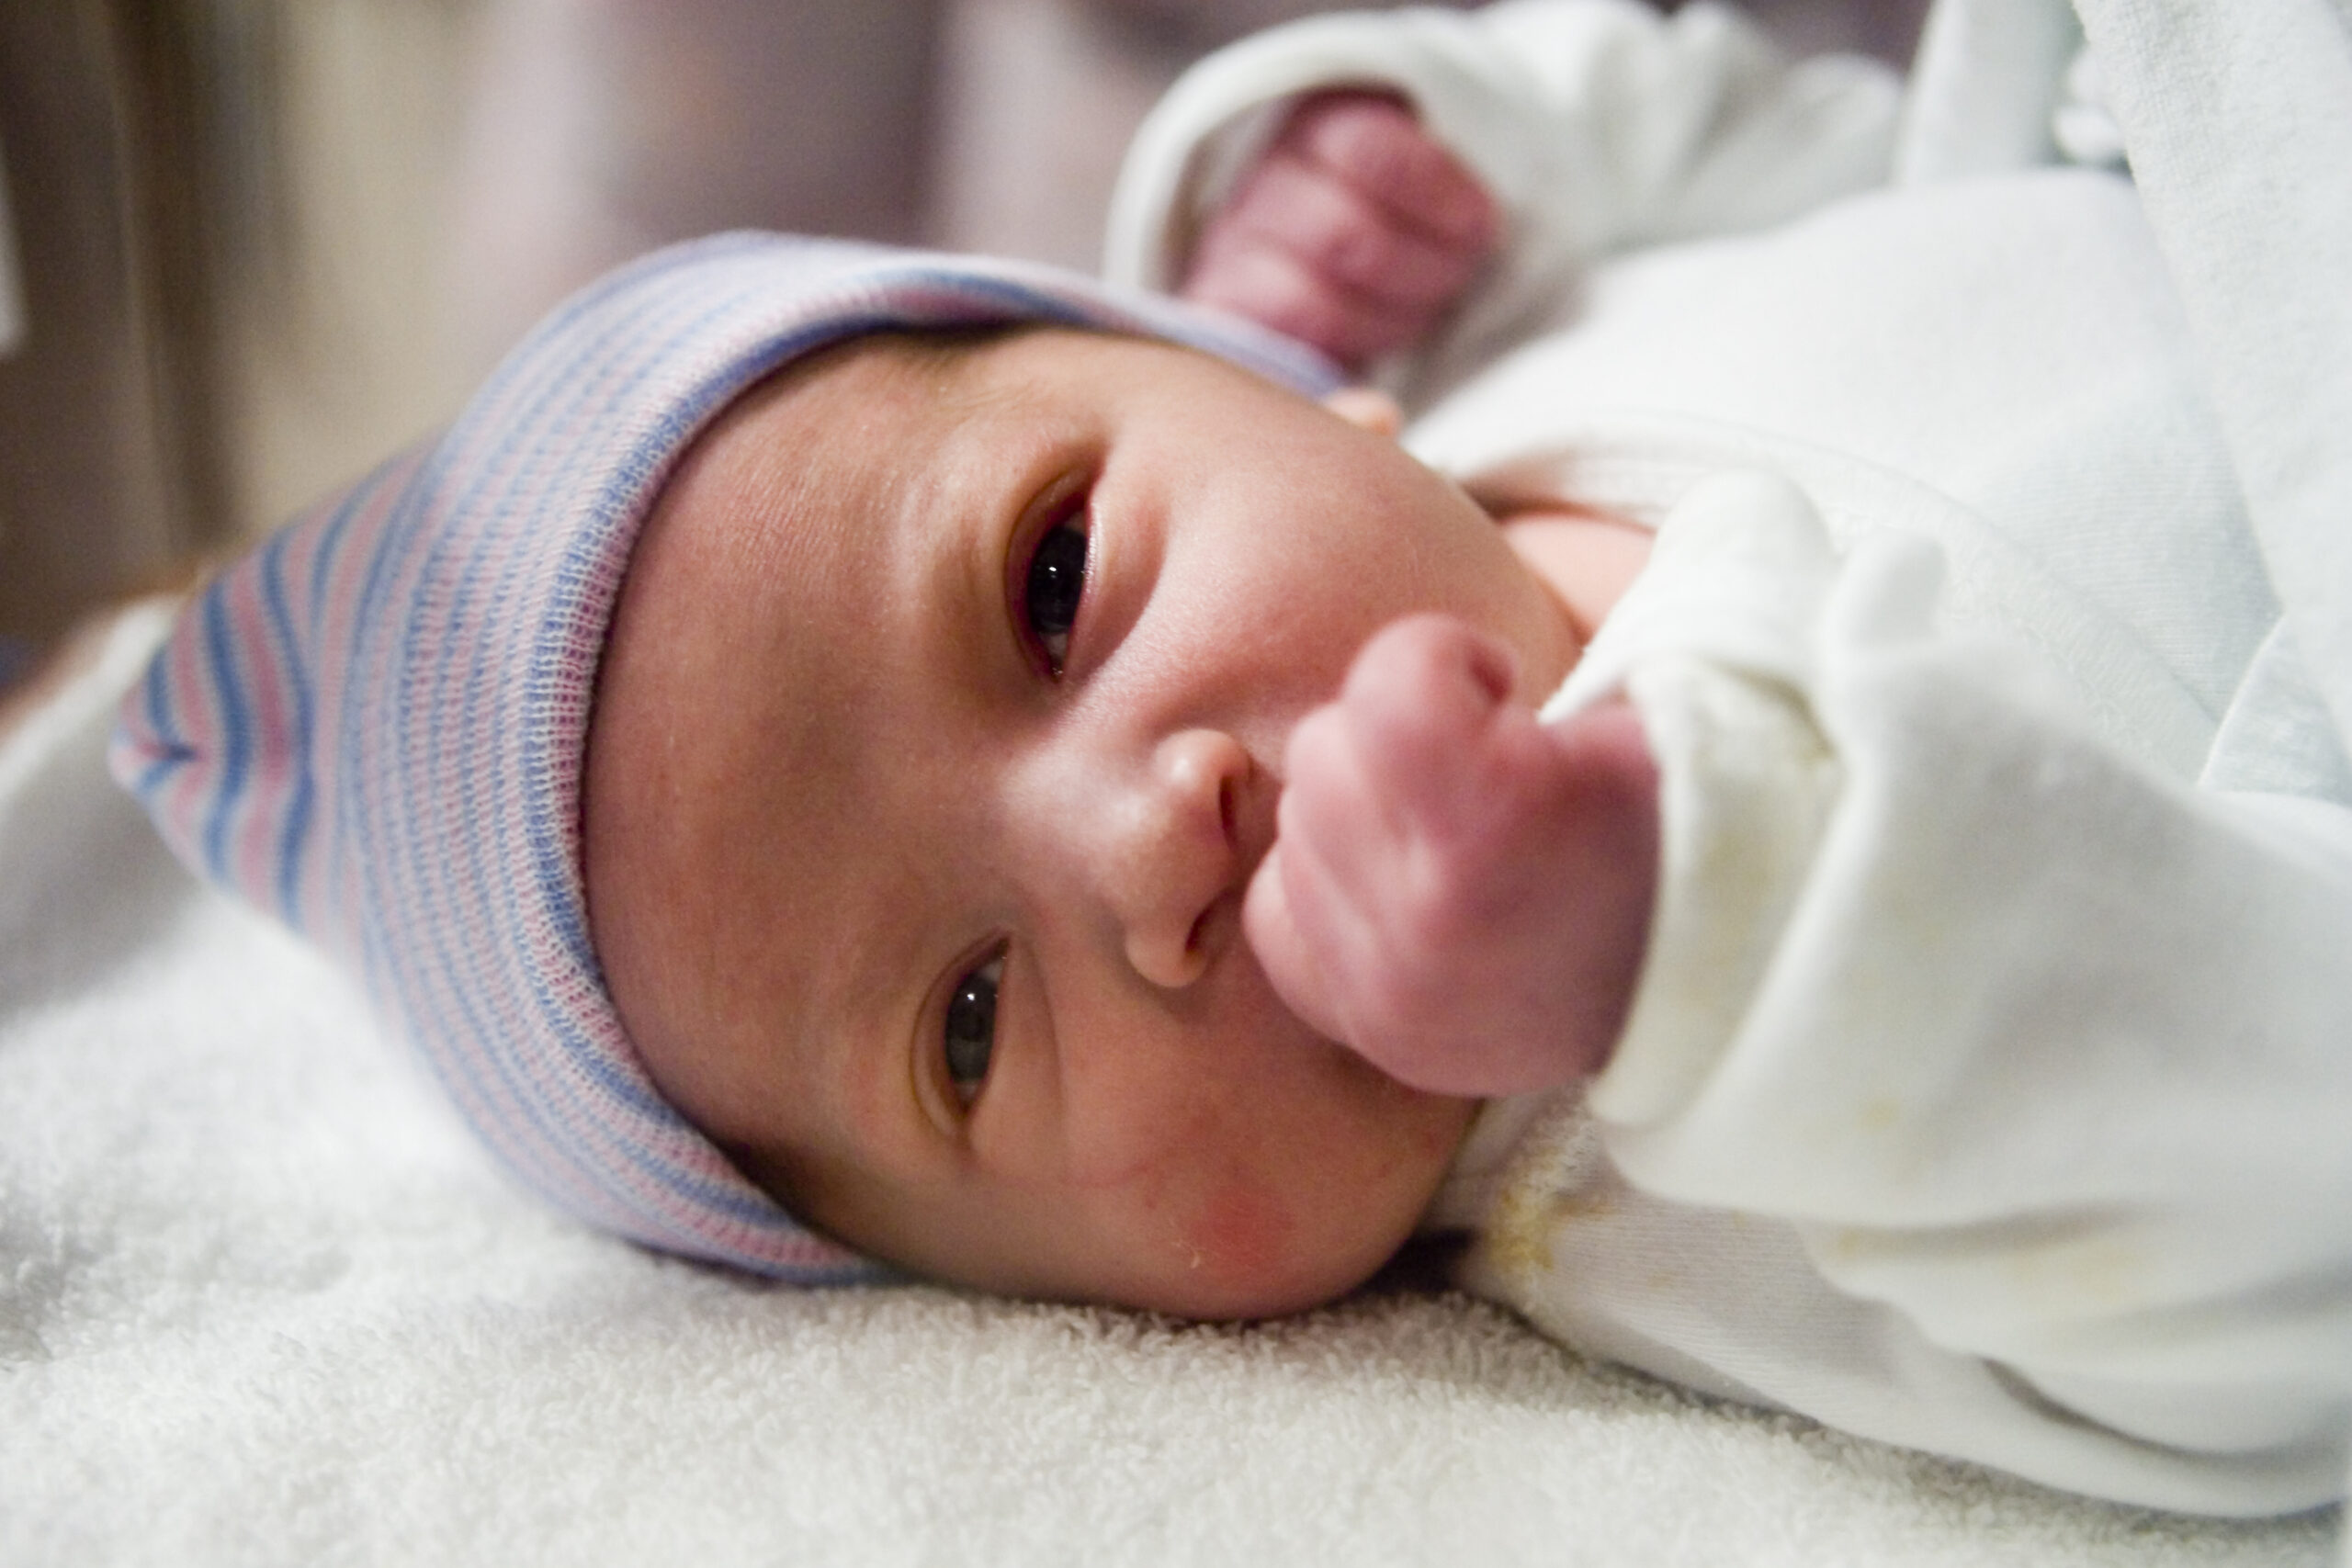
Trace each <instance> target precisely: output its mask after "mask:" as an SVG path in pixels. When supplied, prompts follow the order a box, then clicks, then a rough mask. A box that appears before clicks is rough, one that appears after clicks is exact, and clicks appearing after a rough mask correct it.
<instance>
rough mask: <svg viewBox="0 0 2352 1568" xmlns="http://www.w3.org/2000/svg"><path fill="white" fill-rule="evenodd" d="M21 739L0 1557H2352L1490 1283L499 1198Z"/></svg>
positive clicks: (84, 711)
mask: <svg viewBox="0 0 2352 1568" xmlns="http://www.w3.org/2000/svg"><path fill="white" fill-rule="evenodd" d="M164 613H165V612H164V611H163V610H162V609H160V608H154V607H151V608H148V609H144V610H141V611H138V612H134V613H132V614H131V615H129V616H127V617H126V618H125V619H124V620H122V621H121V622H120V623H119V624H118V625H117V626H116V627H115V629H114V630H113V632H112V633H111V634H110V636H109V638H108V640H107V643H106V645H105V647H104V649H103V650H102V651H101V653H100V655H99V658H98V660H97V662H96V665H95V666H94V667H93V668H91V669H90V670H88V671H86V672H85V673H84V674H82V675H81V676H79V677H78V678H77V679H76V680H75V681H74V682H73V683H72V684H70V685H68V686H67V687H66V688H64V689H63V690H62V691H61V692H60V693H58V694H56V695H54V696H52V697H51V698H50V699H49V700H48V701H47V702H46V703H45V704H44V705H42V706H41V707H40V708H39V709H37V710H35V711H34V712H33V713H32V714H31V715H30V716H29V717H28V719H27V720H26V721H25V722H24V723H22V724H21V725H19V726H18V728H17V729H16V731H15V732H14V733H13V734H12V735H10V736H9V737H8V738H7V739H6V740H5V742H0V1563H7V1564H11V1565H14V1568H36V1565H50V1564H76V1565H79V1564H92V1563H117V1562H159V1563H161V1562H168V1563H171V1564H175V1565H176V1568H201V1565H205V1564H211V1563H231V1562H234V1563H239V1564H246V1563H277V1562H283V1563H303V1564H314V1563H330V1562H379V1561H401V1562H407V1561H414V1562H435V1563H470V1562H482V1563H502V1564H503V1563H512V1562H542V1561H544V1562H568V1563H594V1562H628V1563H643V1562H694V1563H696V1564H706V1563H707V1564H723V1563H731V1562H804V1561H806V1562H933V1561H937V1562H1024V1563H1026V1562H1043V1563H1051V1562H1089V1563H1093V1562H1195V1561H1197V1562H1285V1563H1287V1562H1324V1561H1332V1562H1337V1561H1347V1562H1371V1563H1379V1562H1495V1563H1513V1562H1571V1563H1594V1564H1607V1563H1656V1562H1696V1563H1708V1564H1728V1563H1781V1562H1786V1563H1806V1564H1819V1563H1834V1562H1856V1563H1871V1564H1886V1563H1897V1564H1900V1563H1976V1562H2004V1563H2041V1562H2047V1563H2053V1564H2056V1563H2064V1564H2097V1563H2183V1564H2186V1563H2199V1564H2217V1563H2227V1564H2316V1563H2324V1562H2330V1561H2332V1560H2333V1557H2334V1550H2333V1547H2332V1545H2331V1541H2332V1539H2333V1532H2334V1528H2335V1520H2334V1517H2333V1515H2332V1513H2324V1514H2320V1515H2316V1516H2305V1517H2300V1518H2295V1519H2289V1520H2282V1521H2276V1522H2271V1523H2267V1524H2254V1525H2244V1524H2223V1523H2216V1522H2211V1521H2205V1520H2195V1519H2188V1518H2181V1517H2167V1516H2161V1515H2154V1514H2147V1513H2141V1512H2134V1511H2131V1510H2128V1509H2122V1508H2116V1507H2111V1506H2104V1505H2098V1504H2092V1503H2086V1502H2083V1501H2080V1500H2077V1499H2074V1498H2069V1497H2065V1496H2061V1495H2056V1494H2052V1493H2048V1492H2044V1491H2041V1490H2038V1489H2036V1488H2033V1487H2031V1486H2029V1485H2026V1484H2024V1483H2018V1482H2012V1481H2009V1480H2007V1479H2004V1478H2001V1477H1998V1476H1996V1475H1992V1474H1989V1473H1986V1472H1979V1471H1974V1470H1971V1469H1968V1468H1966V1467H1963V1466H1959V1465H1954V1464H1949V1463H1944V1462H1940V1461H1932V1460H1927V1459H1922V1458H1919V1457H1917V1456H1913V1455H1908V1454H1905V1453H1901V1452H1898V1451H1896V1450H1889V1449H1884V1448H1881V1447H1877V1446H1875V1445H1872V1444H1869V1443H1866V1442H1861V1441H1859V1440H1856V1439H1851V1438H1844V1437H1842V1436H1839V1435H1838V1434H1835V1433H1832V1432H1828V1431H1825V1430H1823V1429H1821V1428H1818V1427H1814V1426H1812V1425H1810V1424H1808V1423H1805V1422H1802V1421H1798V1420H1793V1419H1788V1418H1775V1417H1772V1416H1765V1415H1761V1414H1758V1413H1755V1412H1751V1411H1745V1410H1739V1409H1734V1408H1730V1407H1725V1406H1719V1405H1714V1404H1706V1403H1703V1402H1701V1401H1698V1400H1696V1399H1694V1398H1691V1397H1690V1396H1687V1395H1684V1394H1680V1393H1677V1392H1675V1391H1673V1390H1671V1389H1668V1387H1666V1386H1664V1385H1662V1384H1658V1383H1654V1382H1648V1381H1646V1380H1645V1379H1641V1378H1639V1377H1636V1376H1634V1375H1632V1374H1628V1373H1620V1372H1617V1371H1611V1370H1608V1369H1605V1368H1600V1367H1595V1366H1592V1365H1589V1364H1587V1363H1585V1362H1583V1361H1580V1360H1579V1359H1577V1358H1575V1357H1574V1356H1572V1355H1569V1354H1567V1353H1566V1352H1564V1351H1562V1350H1560V1349H1558V1348H1555V1346H1553V1345H1552V1344H1550V1343H1549V1342H1548V1341H1546V1340H1544V1339H1543V1338H1541V1337H1537V1336H1536V1335H1534V1334H1533V1333H1532V1332H1531V1331H1529V1330H1527V1329H1525V1328H1523V1327H1521V1325H1517V1324H1516V1323H1514V1322H1513V1321H1511V1320H1510V1319H1509V1318H1507V1317H1505V1316H1504V1315H1502V1314H1499V1313H1498V1312H1495V1311H1493V1310H1491V1309H1488V1308H1485V1307H1481V1306H1478V1305H1476V1304H1474V1303H1469V1302H1466V1301H1464V1300H1462V1299H1460V1298H1458V1297H1452V1296H1442V1297H1426V1296H1419V1295H1413V1294H1409V1293H1390V1294H1384V1295H1373V1296H1368V1297H1365V1298H1362V1299H1359V1300H1355V1301H1352V1302H1350V1303H1344V1304H1342V1305H1341V1306H1339V1307H1337V1308H1334V1309H1331V1310H1329V1311H1327V1312H1323V1313H1318V1314H1313V1315H1311V1316H1308V1317H1305V1318H1301V1319H1297V1320H1295V1321H1291V1322H1285V1323H1279V1324H1272V1325H1258V1326H1252V1327H1204V1326H1193V1325H1177V1324H1170V1323H1166V1322H1161V1321H1158V1320H1154V1319H1149V1318H1145V1317H1138V1316H1136V1315H1132V1314H1123V1313H1116V1312H1104V1311H1091V1310H1080V1309H1071V1308H1062V1307H1044V1306H1033V1305H1026V1304H1020V1303H1004V1302H995V1301H988V1300H981V1299H975V1298H972V1297H967V1296H963V1295H958V1294H955V1293H952V1292H945V1291H939V1290H933V1289H928V1288H917V1287H908V1288H902V1289H866V1290H852V1291H838V1292H797V1291H792V1290H786V1289H778V1288H775V1287H771V1286H768V1285H764V1284H761V1283H758V1282H754V1281H752V1280H744V1279H739V1278H735V1277H731V1276H728V1275H723V1274H719V1273H716V1272H713V1271H710V1270H707V1269H699V1268H695V1267H691V1266H687V1265H683V1264H678V1263H675V1262H671V1261H668V1260H664V1259H661V1258H654V1257H651V1256H649V1255H647V1254H645V1253H642V1252H639V1251H637V1250H635V1249H633V1248H631V1247H628V1246H626V1245H624V1244H621V1243H617V1242H614V1241H610V1240H608V1239H605V1238H604V1237H601V1236H597V1235H590V1234H588V1233H586V1232H584V1231H582V1230H580V1229H578V1228H576V1227H575V1226H573V1225H571V1224H569V1223H568V1222H566V1221H564V1220H561V1219H560V1218H558V1217H556V1216H555V1215H553V1214H550V1213H545V1212H542V1211H541V1210H540V1209H539V1208H538V1207H537V1205H535V1204H534V1203H533V1202H531V1201H529V1200H527V1199H526V1198H525V1197H523V1196H522V1195H521V1194H520V1193H518V1192H517V1191H515V1190H512V1189H510V1188H509V1187H508V1186H507V1185H506V1184H505V1183H504V1182H503V1179H501V1177H500V1176H499V1175H498V1173H497V1172H496V1171H495V1170H493V1169H492V1168H491V1167H490V1166H489V1164H488V1162H487V1160H486V1159H485V1157H484V1156H481V1155H480V1154H479V1153H477V1152H476V1151H475V1150H474V1148H473V1147H472V1146H471V1145H470V1144H469V1142H468V1140H467V1139H466V1137H465V1134H463V1132H462V1131H461V1130H460V1129H459V1128H458V1125H457V1123H456V1122H455V1120H454V1118H453V1117H452V1116H450V1115H449V1114H448V1113H447V1111H445V1110H444V1109H443V1107H442V1106H441V1104H440V1103H439V1101H438V1100H437V1099H436V1097H435V1090H434V1089H433V1087H432V1085H431V1084H430V1083H428V1082H426V1081H424V1078H423V1077H422V1076H421V1074H420V1073H419V1072H418V1070H417V1069H416V1068H414V1067H413V1066H412V1065H411V1063H410V1062H409V1060H408V1059H407V1058H406V1056H405V1055H403V1054H402V1053H401V1051H400V1050H399V1049H398V1048H397V1047H396V1046H395V1045H394V1044H393V1043H390V1042H389V1041H387V1040H385V1039H383V1038H381V1037H379V1034H378V1033H377V1032H376V1031H375V1030H374V1028H373V1027H372V1026H371V1025H370V1023H369V1022H368V1016H367V1014H366V1012H365V1010H364V1009H363V1008H362V1007H361V1005H360V1004H359V1002H358V1000H357V998H356V997H355V996H354V995H353V994H352V992H351V991H350V990H349V989H347V988H346V987H345V984H344V983H343V982H342V981H341V980H340V979H338V978H337V977H336V976H334V975H332V974H331V973H329V972H328V970H327V969H326V968H325V966H324V965H323V964H322V963H320V962H319V961H317V960H315V959H314V958H313V957H312V956H311V954H310V953H308V952H307V951H306V950H305V949H303V948H302V947H300V945H299V944H297V943H296V942H293V941H292V939H290V938H289V937H288V936H286V935H285V934H283V933H282V932H280V931H277V929H276V928H274V927H272V926H270V925H268V924H266V922H264V921H263V920H261V919H259V918H257V917H254V916H253V915H251V914H248V913H246V912H245V911H243V909H241V908H236V907H234V906H232V905H230V904H229V903H227V902H225V901H223V900H222V899H220V898H219V897H216V896H214V895H212V894H210V893H209V892H205V891H202V890H200V889H199V888H198V886H197V885H196V884H195V883H193V882H192V881H190V880H189V879H188V878H187V876H186V875H185V874H183V873H182V872H180V870H179V869H178V868H177V866H176V865H175V864H174V863H172V862H171V861H170V859H169V858H168V857H167V856H166V854H165V853H164V851H163V850H162V849H161V847H160V846H158V845H157V844H156V843H155V841H154V840H153V838H152V837H151V836H150V834H149V832H148V829H147V827H146V824H145V821H144V819H143V818H141V816H140V815H139V814H138V812H137V811H136V810H135V808H133V807H131V806H130V804H129V803H128V802H127V801H126V800H124V799H122V798H121V797H120V796H119V795H117V794H116V792H115V791H114V790H113V788H112V786H111V785H110V784H108V783H107V780H106V778H105V775H104V772H103V768H102V766H101V761H100V750H101V748H102V745H103V740H104V733H105V729H106V727H107V722H108V720H109V717H110V710H111V707H112V702H113V696H114V694H115V693H116V692H118V691H119V690H120V689H121V688H122V687H123V686H124V685H126V684H127V683H128V682H129V680H130V676H131V673H132V672H133V671H134V670H135V669H136V667H137V666H138V665H139V664H140V663H141V661H142V660H143V658H144V653H145V650H146V649H147V648H148V647H149V646H151V645H152V642H153V639H154V637H156V636H157V635H158V633H159V631H160V627H161V624H162V616H163V615H164Z"/></svg>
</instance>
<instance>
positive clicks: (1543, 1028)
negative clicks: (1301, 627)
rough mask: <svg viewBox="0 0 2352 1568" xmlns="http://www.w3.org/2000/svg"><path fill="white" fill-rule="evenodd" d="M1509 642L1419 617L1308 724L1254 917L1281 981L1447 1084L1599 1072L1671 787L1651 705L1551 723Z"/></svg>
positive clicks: (1632, 964) (1462, 1087)
mask: <svg viewBox="0 0 2352 1568" xmlns="http://www.w3.org/2000/svg"><path fill="white" fill-rule="evenodd" d="M1512 680H1513V671H1512V660H1511V656H1510V650H1509V649H1506V648H1504V647H1502V646H1501V645H1500V644H1498V643H1496V642H1495V641H1493V640H1492V639H1491V638H1489V637H1485V636H1483V635H1482V634H1480V633H1478V632H1476V631H1475V630H1473V629H1472V628H1471V627H1469V626H1465V625H1464V624H1463V623H1461V622H1459V621H1456V620H1453V619H1452V618H1450V617H1446V616H1442V615H1416V616H1413V617H1410V618H1408V619H1406V620H1403V621H1399V622H1397V624H1396V625H1394V626H1389V627H1387V628H1386V629H1385V630H1384V631H1382V632H1381V633H1380V634H1379V635H1378V636H1377V637H1374V638H1373V639H1372V640H1371V641H1370V642H1369V643H1367V644H1365V645H1364V649H1363V652H1362V653H1360V654H1359V655H1357V657H1356V660H1355V664H1354V667H1353V668H1352V669H1351V671H1349V673H1348V679H1347V683H1346V685H1345V686H1344V687H1343V688H1342V690H1341V691H1340V696H1339V699H1338V700H1337V701H1336V702H1333V703H1331V704H1329V705H1326V706H1324V707H1321V708H1318V709H1317V710H1316V711H1315V712H1314V713H1312V714H1309V715H1308V716H1306V718H1304V719H1302V720H1301V721H1300V722H1299V725H1298V727H1297V728H1296V729H1295V730H1294V731H1293V732H1292V735H1291V739H1290V744H1289V749H1288V751H1287V753H1286V758H1285V762H1286V767H1285V771H1286V773H1287V774H1288V781H1287V783H1286V784H1285V785H1284V788H1283V798H1282V805H1281V807H1280V810H1279V814H1278V818H1277V821H1278V828H1277V834H1276V839H1275V843H1274V847H1273V848H1272V850H1271V851H1270V852H1268V853H1267V856H1266V859H1265V861H1264V862H1263V863H1261V865H1260V866H1259V868H1258V872H1257V874H1256V876H1255V877H1254V878H1253V879H1252V881H1251V882H1250V892H1249V897H1248V900H1247V902H1246V904H1245V906H1244V909H1243V920H1244V926H1245V929H1246V930H1247V931H1248V932H1249V937H1250V945H1251V947H1252V948H1253V949H1254V950H1255V951H1256V953H1257V954H1258V957H1259V961H1260V963H1261V964H1263V965H1264V967H1265V970H1266V973H1267V976H1269V977H1270V978H1271V979H1272V982H1273V986H1274V988H1275V990H1276V991H1277V992H1278V993H1279V994H1280V995H1281V997H1282V998H1283V1001H1284V1002H1285V1003H1287V1004H1288V1005H1289V1006H1290V1008H1291V1009H1292V1010H1293V1011H1295V1012H1296V1013H1297V1014H1298V1015H1299V1016H1300V1017H1301V1018H1303V1019H1305V1020H1306V1022H1307V1023H1308V1024H1310V1025H1311V1026H1313V1027H1314V1028H1316V1029H1317V1030H1319V1031H1321V1032H1323V1033H1325V1034H1328V1035H1329V1036H1330V1037H1332V1038H1333V1039H1336V1040H1339V1041H1340V1042H1342V1043H1346V1044H1348V1045H1350V1046H1351V1047H1353V1048H1354V1049H1355V1050H1356V1051H1357V1052H1359V1053H1360V1054H1362V1055H1363V1056H1364V1057H1365V1058H1366V1059H1368V1060H1369V1061H1371V1062H1372V1064H1373V1065H1374V1066H1377V1067H1379V1068H1380V1069H1382V1070H1383V1071H1384V1072H1385V1073H1387V1074H1388V1075H1389V1076H1390V1077H1395V1078H1397V1079H1399V1080H1400V1081H1402V1082H1404V1083H1407V1084H1410V1085H1412V1086H1413V1087H1415V1088H1417V1089H1428V1090H1431V1091H1434V1092H1439V1093H1447V1094H1459V1095H1470V1096H1485V1095H1494V1094H1506V1093H1512V1092H1516V1091H1519V1090H1522V1089H1541V1088H1547V1087H1550V1086H1552V1085H1555V1084H1560V1083H1566V1082H1567V1081H1569V1080H1570V1079H1572V1078H1575V1077H1580V1076H1583V1075H1585V1074H1589V1073H1592V1072H1595V1071H1598V1070H1599V1069H1600V1067H1601V1066H1603V1065H1604V1064H1605V1063H1606V1062H1607V1060H1608V1056H1609V1052H1610V1050H1611V1047H1612V1046H1613V1045H1614V1043H1615V1042H1616V1038H1617V1033H1618V1031H1619V1030H1620V1029H1621V1028H1622V1027H1623V1023H1624V1019H1625V1013H1626V1010H1627V1009H1628V1007H1629V1006H1630V1005H1631V1002H1632V999H1633V990H1634V980H1635V978H1636V977H1637V976H1638V974H1639V972H1640V967H1641V961H1642V954H1643V950H1644V948H1645V944H1646V942H1647V940H1648V932H1649V917H1650V901H1651V898H1652V897H1653V892H1654V887H1655V883H1656V877H1657V770H1656V768H1655V766H1654V764H1653V763H1652V762H1651V760H1650V755H1649V750H1648V748H1647V746H1646V744H1645V742H1644V740H1643V738H1642V731H1641V725H1640V722H1639V720H1638V719H1636V718H1635V716H1634V713H1633V710H1632V709H1631V708H1630V707H1629V706H1627V705H1625V704H1623V703H1622V702H1618V703H1610V704H1605V705H1601V706H1600V707H1598V708H1595V709H1592V710H1589V711H1588V712H1586V713H1583V714H1580V715H1578V716H1577V717H1576V718H1574V719H1572V720H1569V721H1568V722H1566V723H1565V724H1563V725H1561V726H1559V727H1557V728H1553V727H1549V726H1545V725H1543V724H1539V723H1538V722H1537V721H1536V718H1535V715H1534V714H1533V713H1532V711H1531V710H1529V709H1528V708H1526V707H1525V706H1523V705H1520V704H1518V703H1515V702H1513V701H1512V700H1511V697H1510V692H1511V684H1512Z"/></svg>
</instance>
